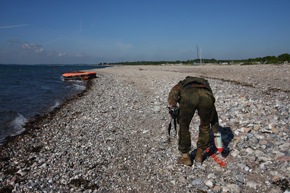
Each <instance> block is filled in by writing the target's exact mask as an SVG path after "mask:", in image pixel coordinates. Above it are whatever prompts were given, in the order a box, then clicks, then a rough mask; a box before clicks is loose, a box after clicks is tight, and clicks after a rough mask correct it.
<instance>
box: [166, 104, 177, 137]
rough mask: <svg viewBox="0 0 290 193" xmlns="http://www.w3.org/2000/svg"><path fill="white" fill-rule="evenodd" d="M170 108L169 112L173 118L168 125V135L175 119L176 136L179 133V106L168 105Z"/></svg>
mask: <svg viewBox="0 0 290 193" xmlns="http://www.w3.org/2000/svg"><path fill="white" fill-rule="evenodd" d="M167 108H168V109H169V114H170V115H171V120H170V122H169V125H168V129H167V130H168V135H169V136H170V131H171V126H172V120H173V124H174V130H175V136H176V133H177V129H176V122H177V121H176V120H177V116H178V107H167Z"/></svg>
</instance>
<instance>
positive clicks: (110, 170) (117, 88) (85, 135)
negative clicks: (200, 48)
mask: <svg viewBox="0 0 290 193" xmlns="http://www.w3.org/2000/svg"><path fill="white" fill-rule="evenodd" d="M258 67H260V69H264V68H266V67H264V66H258ZM258 67H257V68H258ZM283 67H285V68H286V70H285V69H284V70H281V71H280V70H279V73H281V72H284V73H286V74H287V70H288V69H289V66H283ZM279 68H281V67H279ZM193 69H194V70H195V72H194V73H193V72H192V70H193ZM260 69H259V70H258V71H257V72H260ZM231 70H232V69H231ZM94 71H96V72H97V77H98V78H96V79H93V80H92V85H91V86H92V87H91V88H90V89H86V90H85V94H83V95H82V96H80V97H76V98H74V99H73V100H69V101H67V102H66V103H65V104H63V105H62V106H61V107H60V108H59V109H57V110H56V112H54V114H52V115H48V116H47V117H44V118H43V119H42V120H40V121H39V122H37V123H35V124H33V125H34V126H35V127H36V128H35V129H31V130H30V133H29V135H24V136H22V137H19V139H18V140H17V139H14V140H13V141H12V142H11V143H7V145H6V147H5V148H3V149H1V147H0V155H1V160H0V168H1V170H0V185H2V186H3V187H5V188H7V189H10V190H13V189H14V190H15V191H24V192H26V191H44V190H45V191H64V192H66V191H67V192H68V191H74V192H90V191H91V192H99V191H101V192H102V191H110V192H128V191H137V192H148V191H151V192H154V191H155V192H156V191H157V192H160V191H162V192H172V191H173V192H186V191H188V190H196V191H198V190H203V191H214V190H217V191H219V190H220V191H221V190H222V191H226V190H229V191H231V192H239V191H238V190H240V191H242V190H245V191H251V192H258V191H261V190H262V191H266V192H269V191H270V192H271V191H272V192H273V191H274V192H284V191H285V190H284V191H283V189H285V187H286V186H287V183H288V184H289V181H287V179H289V171H290V165H289V158H290V157H289V156H290V155H288V154H287V153H286V151H287V149H288V148H289V145H290V140H289V138H287V136H289V128H288V127H289V123H288V122H285V121H287V112H290V107H289V104H288V101H289V93H287V92H286V93H285V92H280V91H277V92H273V91H272V90H271V89H269V88H271V87H269V85H267V84H268V82H267V81H269V80H268V79H266V80H265V81H264V79H261V81H264V82H263V84H261V83H257V84H255V85H254V87H251V86H250V87H249V86H247V85H243V84H244V82H247V81H244V82H243V81H242V82H241V84H236V83H235V84H234V83H233V82H231V81H224V80H220V79H218V77H216V76H217V75H216V73H217V70H216V69H215V68H213V67H198V68H192V67H189V68H188V67H187V66H115V67H110V68H104V69H94ZM209 71H210V72H209ZM238 71H240V70H238ZM206 72H207V74H206ZM240 72H241V71H240ZM262 72H264V73H265V75H266V76H267V75H269V72H272V73H273V74H275V72H276V71H273V70H272V67H270V70H269V72H268V71H267V72H265V70H264V71H262ZM210 73H212V74H211V76H213V75H215V77H212V78H209V81H210V84H211V86H212V87H213V90H214V92H215V96H216V99H217V104H216V105H217V109H218V113H219V114H220V119H221V125H222V126H223V127H229V128H230V129H231V130H232V132H233V133H234V136H235V137H234V139H233V140H232V141H231V142H230V145H229V148H230V149H231V152H230V155H229V156H228V157H227V158H226V161H227V163H228V167H227V168H221V167H219V166H218V165H217V164H216V163H215V162H214V161H213V160H212V159H207V160H205V162H204V164H203V165H204V167H205V169H204V170H200V169H198V168H194V167H192V168H190V167H185V166H182V165H179V164H177V162H176V159H177V157H178V156H179V152H178V150H177V146H176V142H177V141H176V140H177V139H176V138H172V141H171V143H166V142H165V141H166V140H167V137H168V136H167V132H166V129H167V126H168V121H169V117H168V112H167V111H166V98H167V95H168V92H169V89H170V88H171V87H172V86H173V85H174V84H175V83H177V81H178V80H180V79H181V78H184V77H185V76H186V75H188V74H190V75H191V74H193V75H197V76H202V75H203V76H205V75H208V74H210ZM226 73H229V72H224V74H226ZM279 73H276V75H277V77H280V78H282V81H284V78H283V77H281V74H279ZM218 74H222V71H220V72H219V73H218ZM259 75H260V76H261V77H264V76H262V75H261V74H259ZM240 76H241V77H238V75H236V76H235V78H237V80H238V81H239V80H244V79H243V78H244V75H243V74H242V73H240ZM227 77H228V76H227ZM249 77H252V76H249ZM239 78H240V79H239ZM253 78H257V79H258V78H259V77H253ZM271 78H273V79H274V80H276V79H275V77H273V76H272V77H271ZM229 79H230V78H229ZM250 79H251V78H250ZM246 80H248V79H246ZM255 80H256V79H255ZM276 81H277V82H278V83H279V82H280V80H276ZM286 83H287V82H286ZM272 84H273V85H275V83H272ZM245 86H246V87H245ZM270 86H271V85H270ZM286 86H287V85H286ZM285 88H287V87H285ZM273 106H275V108H274V109H273ZM283 112H286V114H285V113H283ZM287 124H288V127H287ZM197 127H198V121H197V119H194V120H193V123H192V126H191V128H192V129H191V130H192V142H193V147H194V146H195V144H194V142H195V141H196V135H197V133H198V131H197V129H196V128H197ZM232 171H235V172H234V173H233V172H232ZM36 179H37V181H35V180H36ZM231 182H234V183H231ZM286 189H287V188H286ZM2 190H3V189H2Z"/></svg>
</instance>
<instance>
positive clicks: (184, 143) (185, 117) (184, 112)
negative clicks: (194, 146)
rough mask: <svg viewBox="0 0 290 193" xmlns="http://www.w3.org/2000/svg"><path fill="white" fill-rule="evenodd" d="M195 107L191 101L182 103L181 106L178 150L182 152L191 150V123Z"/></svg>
mask: <svg viewBox="0 0 290 193" xmlns="http://www.w3.org/2000/svg"><path fill="white" fill-rule="evenodd" d="M194 112H195V108H194V106H192V105H190V104H189V103H185V102H183V103H181V104H180V108H179V116H178V122H179V139H178V150H179V151H180V152H181V153H188V152H189V151H190V150H191V136H190V131H189V125H190V122H191V119H192V117H193V115H194Z"/></svg>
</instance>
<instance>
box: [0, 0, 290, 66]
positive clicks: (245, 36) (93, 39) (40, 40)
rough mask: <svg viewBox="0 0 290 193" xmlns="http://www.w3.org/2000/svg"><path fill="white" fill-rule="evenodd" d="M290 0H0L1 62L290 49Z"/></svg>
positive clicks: (250, 54) (229, 56) (219, 55)
mask: <svg viewBox="0 0 290 193" xmlns="http://www.w3.org/2000/svg"><path fill="white" fill-rule="evenodd" d="M289 8H290V1H289V0H276V1H274V0H178V1H177V0H74V1H70V0H0V64H98V63H104V62H106V63H112V62H125V61H129V62H130V61H161V60H162V61H163V60H167V61H175V60H193V59H197V58H198V55H197V50H199V53H200V56H201V58H206V59H212V58H213V59H216V60H222V59H226V60H234V59H248V58H256V57H264V56H278V55H280V54H284V53H289V54H290V11H289Z"/></svg>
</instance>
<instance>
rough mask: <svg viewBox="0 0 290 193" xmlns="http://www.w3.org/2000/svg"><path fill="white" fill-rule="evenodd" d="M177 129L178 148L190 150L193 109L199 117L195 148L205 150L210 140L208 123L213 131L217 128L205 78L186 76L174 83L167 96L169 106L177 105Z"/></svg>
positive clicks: (211, 98) (213, 100) (214, 111)
mask: <svg viewBox="0 0 290 193" xmlns="http://www.w3.org/2000/svg"><path fill="white" fill-rule="evenodd" d="M177 103H179V114H178V117H177V120H178V124H179V126H180V129H179V140H178V149H179V151H180V152H182V153H188V152H189V151H190V150H191V137H190V132H189V124H190V122H191V119H192V118H193V115H194V113H195V111H196V110H197V111H198V116H199V117H200V125H199V136H198V141H197V148H200V149H202V150H205V149H206V148H207V147H208V146H209V141H210V135H209V131H210V125H212V129H213V131H214V132H217V129H218V115H217V112H216V109H215V105H214V103H215V98H214V96H213V93H212V90H211V88H210V85H209V83H208V81H207V80H205V79H203V78H197V77H191V76H187V77H186V78H185V79H184V80H182V81H180V82H179V83H178V84H176V85H175V86H174V87H173V88H172V89H171V91H170V93H169V96H168V104H169V106H177Z"/></svg>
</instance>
